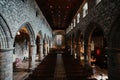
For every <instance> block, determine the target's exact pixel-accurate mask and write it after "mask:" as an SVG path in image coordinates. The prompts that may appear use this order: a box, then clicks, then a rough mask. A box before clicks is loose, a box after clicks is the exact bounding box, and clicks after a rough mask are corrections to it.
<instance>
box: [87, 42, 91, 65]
mask: <svg viewBox="0 0 120 80" xmlns="http://www.w3.org/2000/svg"><path fill="white" fill-rule="evenodd" d="M87 54H88V65H89V66H91V44H90V43H89V44H88V49H87Z"/></svg>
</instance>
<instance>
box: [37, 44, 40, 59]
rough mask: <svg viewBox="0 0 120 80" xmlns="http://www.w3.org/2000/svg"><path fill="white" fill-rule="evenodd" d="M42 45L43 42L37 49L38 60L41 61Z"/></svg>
mask: <svg viewBox="0 0 120 80" xmlns="http://www.w3.org/2000/svg"><path fill="white" fill-rule="evenodd" d="M40 45H41V44H38V45H37V49H38V61H41V51H40V50H41V49H40Z"/></svg>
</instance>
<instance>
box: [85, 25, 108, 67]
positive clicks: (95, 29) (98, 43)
mask: <svg viewBox="0 0 120 80" xmlns="http://www.w3.org/2000/svg"><path fill="white" fill-rule="evenodd" d="M105 47H106V44H105V38H104V32H103V30H102V28H101V27H100V26H99V25H98V24H96V23H90V24H89V25H88V27H87V29H86V31H85V36H84V51H85V64H87V65H89V66H91V63H94V62H95V61H96V60H97V61H96V63H99V64H97V65H99V66H100V65H102V64H103V63H104V62H103V61H104V60H105V62H107V59H106V58H105V57H107V54H106V53H105ZM102 57H103V58H104V60H103V61H101V59H102ZM96 58H97V59H96ZM106 65H107V63H106Z"/></svg>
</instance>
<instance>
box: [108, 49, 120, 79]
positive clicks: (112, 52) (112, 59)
mask: <svg viewBox="0 0 120 80" xmlns="http://www.w3.org/2000/svg"><path fill="white" fill-rule="evenodd" d="M107 54H108V78H109V80H120V49H116V48H107Z"/></svg>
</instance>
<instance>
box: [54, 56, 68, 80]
mask: <svg viewBox="0 0 120 80" xmlns="http://www.w3.org/2000/svg"><path fill="white" fill-rule="evenodd" d="M54 78H55V80H67V79H66V73H65V69H64V65H63V59H62V54H57V61H56V67H55V73H54Z"/></svg>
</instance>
